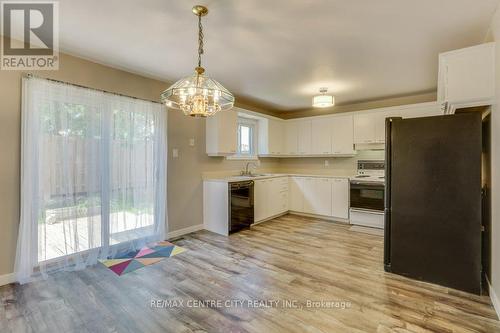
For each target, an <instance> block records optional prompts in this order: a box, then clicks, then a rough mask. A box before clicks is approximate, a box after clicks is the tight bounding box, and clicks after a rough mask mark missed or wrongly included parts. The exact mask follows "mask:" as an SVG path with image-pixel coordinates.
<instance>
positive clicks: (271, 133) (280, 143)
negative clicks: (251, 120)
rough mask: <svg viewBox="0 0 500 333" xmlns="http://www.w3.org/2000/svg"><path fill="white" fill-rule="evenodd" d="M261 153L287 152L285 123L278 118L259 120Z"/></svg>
mask: <svg viewBox="0 0 500 333" xmlns="http://www.w3.org/2000/svg"><path fill="white" fill-rule="evenodd" d="M258 133H259V140H258V141H259V142H258V144H259V155H270V156H276V155H281V154H283V153H284V152H285V147H284V146H285V144H284V139H285V123H284V122H283V121H282V120H278V119H261V120H259V128H258Z"/></svg>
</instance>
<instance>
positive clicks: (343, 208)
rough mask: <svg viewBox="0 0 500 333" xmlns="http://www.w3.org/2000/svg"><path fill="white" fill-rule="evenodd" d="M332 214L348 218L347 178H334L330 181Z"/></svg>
mask: <svg viewBox="0 0 500 333" xmlns="http://www.w3.org/2000/svg"><path fill="white" fill-rule="evenodd" d="M331 198H332V216H333V217H337V218H341V219H348V218H349V180H348V179H342V178H334V179H333V181H332V197H331Z"/></svg>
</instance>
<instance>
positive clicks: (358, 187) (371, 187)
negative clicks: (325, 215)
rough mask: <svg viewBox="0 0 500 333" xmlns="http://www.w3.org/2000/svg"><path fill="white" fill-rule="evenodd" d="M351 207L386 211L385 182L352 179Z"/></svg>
mask: <svg viewBox="0 0 500 333" xmlns="http://www.w3.org/2000/svg"><path fill="white" fill-rule="evenodd" d="M350 192H351V193H350V194H351V195H350V198H351V204H350V207H351V209H357V210H368V211H377V212H383V211H384V184H381V183H370V182H362V181H351V190H350Z"/></svg>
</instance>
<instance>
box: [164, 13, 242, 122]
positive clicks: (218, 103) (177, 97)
mask: <svg viewBox="0 0 500 333" xmlns="http://www.w3.org/2000/svg"><path fill="white" fill-rule="evenodd" d="M193 13H194V14H195V15H196V16H198V66H197V67H196V68H195V69H194V72H195V74H194V75H192V76H188V77H185V78H183V79H180V80H179V81H177V82H176V83H174V84H173V85H171V86H170V87H169V88H168V89H167V90H165V91H164V92H163V93H162V94H161V101H162V103H165V105H166V106H168V107H170V108H173V109H178V110H182V112H184V114H185V115H186V116H191V117H207V116H211V115H213V114H215V113H216V112H218V111H221V110H227V109H230V108H232V107H233V105H234V96H233V94H231V93H230V92H229V91H228V90H227V89H226V88H224V87H223V86H222V85H221V84H220V83H219V82H217V81H215V80H214V79H211V78H209V77H208V76H205V75H204V73H205V69H204V68H203V67H201V55H202V54H203V53H204V51H203V26H202V25H201V17H202V16H205V15H207V14H208V9H207V8H206V7H204V6H199V5H197V6H194V7H193Z"/></svg>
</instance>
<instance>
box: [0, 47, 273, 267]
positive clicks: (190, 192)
mask: <svg viewBox="0 0 500 333" xmlns="http://www.w3.org/2000/svg"><path fill="white" fill-rule="evenodd" d="M34 73H35V74H36V75H38V76H42V77H49V78H53V79H57V80H61V81H66V82H71V83H75V84H79V85H83V86H86V87H91V88H96V89H102V90H106V91H111V92H116V93H120V94H124V95H129V96H134V97H138V98H142V99H146V100H152V101H158V99H159V96H160V93H161V92H162V91H163V90H164V89H165V88H166V87H167V85H168V84H167V83H165V82H161V81H157V80H153V79H149V78H145V77H142V76H139V75H135V74H131V73H127V72H124V71H120V70H117V69H113V68H110V67H106V66H102V65H99V64H96V63H92V62H89V61H86V60H83V59H80V58H76V57H72V56H68V55H64V54H61V58H60V69H59V70H58V71H40V72H34ZM22 75H23V72H20V71H0V212H1V215H0V230H1V232H0V275H3V274H8V273H11V272H12V271H13V266H14V258H15V248H16V241H17V229H18V223H19V198H20V193H19V187H20V173H19V170H20V146H21V77H22ZM241 106H243V105H241ZM244 107H245V108H248V109H252V110H254V111H261V112H263V111H262V110H259V109H258V108H255V107H252V106H247V105H244ZM168 112H169V116H168V145H169V160H168V204H169V210H168V215H169V230H170V231H173V230H178V229H181V228H184V227H188V226H191V225H196V224H200V223H202V192H201V186H202V183H201V173H202V172H204V171H217V170H226V171H228V170H235V171H236V170H241V168H242V165H243V163H244V162H236V161H234V162H229V161H225V160H224V159H222V158H208V157H207V156H206V154H205V153H204V151H205V125H204V124H205V122H204V120H203V119H191V118H187V117H185V116H183V115H181V113H179V112H176V111H168ZM264 112H265V111H264ZM189 138H195V140H196V145H195V147H189V145H188V143H189V141H188V140H189ZM173 147H176V148H178V149H179V158H178V159H172V154H171V151H172V148H173ZM276 167H277V162H276V160H274V159H270V160H266V161H264V162H263V163H262V169H263V170H268V171H275V169H276Z"/></svg>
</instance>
